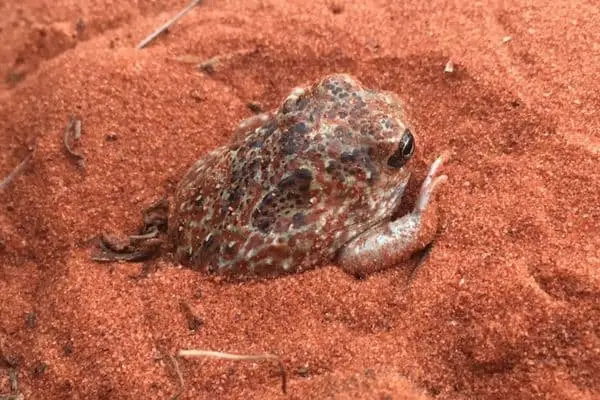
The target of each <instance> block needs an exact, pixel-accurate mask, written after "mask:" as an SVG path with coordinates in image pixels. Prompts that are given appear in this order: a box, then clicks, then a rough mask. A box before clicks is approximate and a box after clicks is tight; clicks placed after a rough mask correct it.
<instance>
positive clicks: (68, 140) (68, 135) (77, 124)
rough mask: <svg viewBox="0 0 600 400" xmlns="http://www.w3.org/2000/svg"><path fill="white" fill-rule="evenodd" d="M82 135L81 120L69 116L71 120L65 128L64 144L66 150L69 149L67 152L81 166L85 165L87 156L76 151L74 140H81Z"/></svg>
mask: <svg viewBox="0 0 600 400" xmlns="http://www.w3.org/2000/svg"><path fill="white" fill-rule="evenodd" d="M80 137H81V120H80V119H77V118H74V117H71V118H69V122H68V123H67V126H66V128H65V134H64V136H63V144H64V145H65V150H67V154H69V156H71V157H72V158H73V159H74V160H75V161H76V162H77V165H79V166H80V167H81V168H83V167H84V160H85V157H84V156H83V154H81V153H78V152H76V151H75V150H73V147H72V145H71V144H72V142H75V141H76V140H79V138H80Z"/></svg>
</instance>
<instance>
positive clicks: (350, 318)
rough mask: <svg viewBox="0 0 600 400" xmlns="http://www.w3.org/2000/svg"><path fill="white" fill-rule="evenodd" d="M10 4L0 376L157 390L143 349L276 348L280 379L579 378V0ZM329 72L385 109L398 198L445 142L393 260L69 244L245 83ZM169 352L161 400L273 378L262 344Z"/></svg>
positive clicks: (529, 383)
mask: <svg viewBox="0 0 600 400" xmlns="http://www.w3.org/2000/svg"><path fill="white" fill-rule="evenodd" d="M16 3H17V2H3V3H2V4H1V5H0V12H1V13H2V18H0V76H3V77H4V80H3V82H2V84H1V88H0V177H4V176H7V175H8V174H9V173H10V171H12V170H13V169H14V168H15V166H16V165H18V164H19V162H20V161H21V160H23V159H24V158H25V157H26V156H27V154H28V153H29V150H28V149H31V148H34V147H35V149H36V151H35V154H34V155H33V158H32V160H31V162H30V163H29V164H28V165H27V168H26V170H25V171H23V172H22V173H21V174H20V175H19V176H18V177H17V178H15V179H14V180H13V181H12V182H11V183H10V185H8V186H7V187H6V188H5V189H4V190H0V301H1V304H0V316H1V317H0V318H1V319H0V394H10V393H11V384H10V383H11V380H12V381H13V383H14V382H15V381H16V382H17V383H18V390H17V391H14V393H17V392H19V393H21V394H22V395H23V396H24V398H25V399H55V398H56V399H66V398H81V399H83V398H86V399H113V398H118V399H139V398H153V399H154V398H157V399H164V398H169V397H170V396H171V395H173V394H174V393H176V392H177V390H178V380H177V377H176V374H175V372H174V368H173V366H172V364H171V362H170V359H169V357H168V356H169V355H173V354H175V353H176V352H177V351H178V350H179V349H182V348H205V349H215V350H222V351H230V352H249V353H263V352H270V353H275V354H278V355H280V356H281V357H282V360H283V362H284V364H285V365H286V367H287V370H288V375H289V376H288V387H287V389H288V394H287V397H288V398H294V399H307V398H340V399H343V398H348V399H350V398H373V399H433V398H436V399H475V398H477V399H497V398H502V399H542V398H548V399H549V398H552V399H594V398H599V397H600V374H599V373H598V371H599V370H600V222H599V221H600V200H599V199H600V172H599V171H600V168H599V166H600V164H599V162H600V113H599V112H598V108H599V104H600V84H599V83H598V82H599V81H598V66H599V65H600V29H598V26H600V7H599V5H598V3H597V2H594V1H591V0H589V1H585V0H574V1H571V2H566V1H559V2H554V1H550V0H532V1H528V2H525V1H523V2H518V1H511V0H506V1H485V0H482V1H478V2H461V1H446V2H444V1H441V0H435V1H432V2H425V3H423V2H421V1H418V0H407V1H402V2H397V3H392V2H390V1H384V0H379V1H378V0H368V1H365V2H357V3H359V4H356V3H354V2H350V1H346V2H344V1H340V0H329V1H315V2H308V3H310V4H309V5H307V4H305V3H307V2H304V1H278V0H273V1H260V0H248V1H216V0H215V1H206V2H205V3H204V4H203V5H201V6H199V7H198V8H196V9H195V10H194V11H192V13H190V14H189V15H188V16H187V17H186V18H184V19H183V20H182V21H181V23H179V24H178V25H177V26H175V27H174V28H172V29H171V30H170V32H169V33H168V34H167V35H164V36H161V37H160V38H159V39H158V40H157V41H156V42H154V43H153V44H152V45H151V46H149V47H148V48H146V49H144V50H141V51H138V50H135V49H134V46H135V45H136V44H137V42H138V41H140V40H141V39H142V38H144V37H145V36H146V35H147V34H148V33H149V32H151V31H152V30H153V29H154V28H155V27H157V26H159V25H160V24H161V23H162V22H164V21H166V20H167V19H168V18H169V17H170V16H172V15H174V14H175V13H176V12H177V11H178V10H179V9H180V8H182V7H183V6H184V5H185V3H184V2H183V1H175V0H170V1H153V2H135V1H121V2H116V1H114V2H112V1H111V2H108V1H99V0H83V1H70V0H59V1H52V2H50V1H48V0H43V1H39V0H23V1H21V2H18V3H20V5H15V4H16ZM212 57H218V62H217V63H216V64H214V68H213V69H214V70H213V71H212V72H211V73H207V72H202V71H200V70H199V69H198V67H197V64H198V63H199V62H201V61H204V60H208V59H210V58H212ZM448 60H452V61H453V62H454V64H455V72H454V73H451V74H447V73H444V65H445V64H446V62H447V61H448ZM328 72H349V73H352V74H353V75H355V76H357V77H358V78H359V79H361V80H363V81H364V82H365V83H366V84H368V85H370V86H374V87H378V88H383V89H387V90H393V91H395V92H397V93H398V94H400V95H401V96H402V97H403V98H404V99H405V101H406V103H407V104H408V105H409V107H410V109H411V110H412V115H413V121H412V122H413V124H414V125H415V126H416V127H417V135H418V147H419V150H418V154H417V160H418V162H417V164H416V173H415V178H416V179H414V181H413V183H412V184H411V186H410V193H409V195H408V199H409V201H411V200H412V199H414V197H415V191H416V190H417V182H418V181H419V179H421V178H422V177H423V175H424V173H425V169H426V164H427V163H429V162H431V160H433V158H434V157H435V156H436V155H437V154H439V153H441V152H442V151H444V150H450V151H451V152H452V153H453V156H454V157H453V160H452V162H451V163H450V164H448V166H447V168H446V172H447V173H448V175H449V178H450V179H449V184H447V185H446V187H445V188H444V190H443V191H442V193H441V195H440V196H439V198H438V205H439V209H440V211H441V218H442V224H441V228H440V232H439V235H438V237H437V240H436V242H435V244H434V246H433V247H432V249H431V251H430V253H429V254H428V256H427V257H426V258H425V259H424V260H423V262H422V263H421V264H420V266H419V267H418V268H417V269H414V268H413V267H414V265H399V266H398V268H394V269H391V270H388V271H385V272H382V273H378V274H375V275H372V276H370V277H368V278H367V279H364V280H357V279H355V278H353V277H351V276H348V275H346V274H344V273H343V272H342V271H341V270H339V269H338V268H336V267H335V266H324V267H323V268H320V269H317V270H315V271H311V272H308V273H304V274H300V275H296V276H290V277H285V278H281V279H275V280H270V281H266V282H264V281H263V282H255V283H244V284H230V283H224V282H219V281H218V280H216V279H214V278H211V277H207V276H205V275H202V274H200V273H197V272H194V271H190V270H186V269H182V268H181V267H179V266H177V265H175V264H174V263H172V262H169V261H168V260H165V259H161V260H159V261H158V262H155V263H150V264H148V265H145V266H143V265H140V264H126V263H114V264H111V265H106V264H97V263H94V262H92V261H90V257H89V255H90V249H91V239H92V238H94V236H95V235H97V234H98V233H99V232H101V231H123V232H131V231H132V230H133V229H134V228H135V227H137V226H138V222H139V219H140V213H141V210H142V209H143V208H144V207H146V206H148V205H149V204H150V203H151V202H152V201H154V200H156V199H158V198H160V197H162V196H163V195H164V194H165V193H167V192H168V191H169V190H172V188H173V185H174V184H175V183H176V182H177V181H178V179H179V178H180V177H181V175H182V173H183V172H184V171H185V169H186V168H187V167H188V166H189V165H190V164H191V163H192V162H193V161H194V160H195V159H197V158H198V157H199V156H201V155H202V154H203V153H205V152H206V151H208V150H210V149H212V148H214V147H216V146H218V145H220V144H223V143H225V142H226V141H227V140H228V137H229V136H230V135H231V133H232V131H233V129H234V127H235V126H236V125H237V122H238V121H239V120H241V119H242V118H245V117H248V116H250V115H252V111H251V110H250V109H249V108H248V102H252V101H253V102H258V103H260V105H261V106H262V107H263V108H265V109H269V108H273V107H276V106H277V104H278V103H279V101H281V100H282V99H283V97H284V96H285V95H286V94H287V93H288V91H289V90H290V89H291V88H292V87H294V86H296V85H299V84H303V83H305V82H308V81H312V80H315V79H317V78H319V77H320V76H322V75H324V74H325V73H328ZM70 115H76V116H78V117H80V118H81V119H82V120H83V134H82V138H81V140H80V143H79V144H78V146H77V147H76V148H77V150H78V151H80V152H81V153H83V154H84V156H85V168H84V169H83V170H81V169H79V168H78V167H77V166H76V165H75V163H73V162H72V160H71V159H70V158H69V157H68V156H67V155H66V153H65V151H64V149H63V143H62V140H63V131H64V128H65V126H66V124H67V121H68V118H69V116H70ZM180 368H181V373H182V375H183V378H184V380H185V392H184V394H183V395H182V396H181V397H180V398H182V399H183V398H186V399H202V398H206V399H208V398H230V399H232V398H260V399H274V398H284V397H285V396H284V395H283V394H282V393H281V387H280V381H279V374H278V369H277V366H276V365H273V364H270V363H264V362H263V363H251V362H248V363H233V362H228V361H221V360H198V359H185V360H181V361H180ZM15 371H16V374H17V375H16V379H14V378H13V379H10V378H9V374H10V373H13V376H14V372H15Z"/></svg>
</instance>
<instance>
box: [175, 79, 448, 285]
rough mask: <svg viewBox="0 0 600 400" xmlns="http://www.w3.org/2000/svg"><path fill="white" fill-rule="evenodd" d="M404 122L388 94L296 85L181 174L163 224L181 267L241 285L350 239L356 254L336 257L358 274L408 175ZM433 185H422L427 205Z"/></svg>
mask: <svg viewBox="0 0 600 400" xmlns="http://www.w3.org/2000/svg"><path fill="white" fill-rule="evenodd" d="M405 121H406V119H405V114H404V110H403V107H402V103H401V101H400V100H399V99H398V98H397V97H396V96H395V95H393V94H391V93H387V92H378V91H374V90H370V89H367V88H364V87H363V86H362V85H361V84H360V83H359V82H357V81H356V80H355V79H353V78H351V77H350V76H348V75H343V74H337V75H331V76H327V77H325V78H323V79H322V80H321V81H319V82H317V83H315V84H314V85H312V86H310V87H308V88H305V89H298V88H297V89H294V90H293V91H292V93H291V94H290V96H288V98H287V99H286V100H285V101H284V102H283V104H282V105H281V106H280V107H279V109H278V110H276V111H275V112H272V113H270V114H266V115H261V116H257V117H254V118H252V119H250V120H247V121H244V122H243V123H242V125H240V128H239V129H238V133H237V134H236V135H235V138H234V140H233V143H232V144H231V145H229V146H227V147H221V148H219V149H216V150H214V151H212V152H210V153H208V154H206V155H205V156H204V157H202V158H201V159H200V160H198V161H197V162H196V163H195V164H194V165H193V166H192V167H191V168H190V169H189V171H188V172H187V173H186V175H185V176H184V177H183V179H182V180H181V182H180V183H179V185H178V188H177V191H176V193H175V198H174V201H173V202H172V207H171V212H170V217H169V229H170V240H171V241H172V242H173V244H174V245H175V247H176V257H177V259H178V260H180V261H181V262H182V263H183V264H187V265H189V266H192V267H195V268H204V269H206V270H208V271H215V272H220V273H225V274H229V275H234V276H237V277H252V276H277V275H282V274H286V273H292V272H300V271H304V270H308V269H312V268H315V267H317V266H319V265H323V264H326V263H328V262H331V261H333V260H334V259H335V257H336V255H337V254H339V253H340V250H341V249H344V247H348V246H349V245H352V243H354V242H356V243H357V244H358V247H360V246H362V248H361V249H358V250H357V248H358V247H357V246H353V247H351V248H352V249H353V250H352V252H349V251H346V255H344V256H343V257H342V260H347V261H346V264H348V265H349V266H350V267H349V268H348V270H349V271H353V272H356V271H355V270H356V269H361V268H365V266H361V265H362V264H363V263H361V262H360V259H361V254H362V253H364V252H366V254H370V256H369V257H371V258H373V257H372V256H373V249H372V248H371V247H372V244H371V243H370V242H369V243H367V242H368V241H365V240H362V242H361V241H358V242H357V239H358V238H359V237H360V236H363V235H364V234H365V232H369V231H370V230H372V229H373V228H374V227H375V228H376V227H378V226H381V225H382V224H383V223H387V222H388V221H389V219H390V216H391V215H392V213H393V212H394V211H395V210H396V209H397V206H398V205H399V203H400V200H401V196H402V193H403V191H404V188H405V186H406V184H407V182H408V179H409V177H410V172H409V171H408V169H407V167H408V166H407V163H408V161H409V159H410V156H411V155H412V153H413V151H414V138H413V136H412V134H411V132H410V130H409V129H408V128H407V126H406V122H405ZM440 164H441V162H440ZM433 175H434V176H433V178H436V177H435V171H434V173H433ZM439 178H441V177H437V179H439ZM436 183H437V181H436ZM433 186H435V185H433ZM433 186H432V185H430V186H429V187H427V188H424V189H422V192H423V190H424V191H425V192H426V197H427V198H426V199H425V200H428V198H429V195H430V194H431V192H432V191H433ZM426 205H427V201H425V206H426ZM413 222H414V221H413ZM413 225H414V224H413ZM418 225H419V224H417V228H419V226H418ZM400 229H402V227H400ZM413 230H414V229H413ZM404 233H406V232H404V231H403V232H402V234H404ZM413 233H415V234H416V235H418V233H419V232H418V229H417V232H413ZM411 235H412V233H411ZM405 236H406V235H405ZM413 236H415V235H413ZM403 240H413V239H411V237H409V238H408V239H406V238H404V239H403ZM428 240H429V241H430V240H431V238H426V240H425V241H428ZM420 241H421V242H422V241H423V240H422V239H420ZM363 242H364V243H363ZM361 243H363V244H361ZM365 243H366V247H365ZM425 244H426V243H425ZM419 246H420V245H419ZM419 246H417V247H419ZM405 247H406V248H408V247H410V248H411V251H412V247H415V246H413V244H412V243H411V244H410V245H409V246H405ZM399 250H400V251H401V252H402V249H399ZM375 251H377V249H375ZM385 251H389V248H388V249H386V250H385ZM369 252H370V253H369ZM342 254H343V252H342ZM357 260H358V261H359V262H357ZM374 261H375V262H377V260H374ZM368 264H371V261H370V260H369V263H368ZM382 267H385V266H382ZM369 268H370V269H380V267H377V268H373V267H369Z"/></svg>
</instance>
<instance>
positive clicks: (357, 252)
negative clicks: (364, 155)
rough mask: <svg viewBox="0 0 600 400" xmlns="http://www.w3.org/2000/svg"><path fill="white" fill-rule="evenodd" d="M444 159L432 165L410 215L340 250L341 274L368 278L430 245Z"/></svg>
mask: <svg viewBox="0 0 600 400" xmlns="http://www.w3.org/2000/svg"><path fill="white" fill-rule="evenodd" d="M446 159H447V156H446V155H442V156H440V157H438V158H437V159H436V160H435V161H434V163H433V164H432V165H431V168H430V169H429V173H428V174H427V177H426V178H425V181H423V185H422V186H421V191H420V193H419V198H418V199H417V202H416V204H415V207H414V209H413V211H412V212H410V213H409V214H407V215H405V216H403V217H402V218H399V219H397V220H394V221H386V222H384V223H382V224H380V225H377V226H375V227H373V228H371V229H370V230H368V231H366V232H364V233H362V234H361V235H359V236H357V237H356V238H355V239H353V240H352V241H350V242H349V243H347V244H346V245H345V246H344V247H343V248H342V249H341V250H340V252H339V253H338V258H337V264H338V265H339V266H341V267H342V268H343V269H344V271H346V272H348V273H351V274H354V275H367V274H370V273H372V272H375V271H379V270H382V269H385V268H389V267H392V266H394V265H396V264H397V263H398V262H400V261H403V260H406V259H408V258H409V257H410V256H411V254H413V253H414V252H415V251H418V250H421V249H423V248H424V247H425V246H427V245H428V244H429V243H431V241H432V240H433V237H434V235H435V232H436V230H437V215H436V214H437V213H436V210H435V207H433V206H432V204H431V200H432V198H433V195H434V193H435V190H436V188H437V187H438V186H439V185H440V184H441V183H443V182H445V181H446V180H447V177H446V175H438V174H439V170H440V168H441V166H442V164H443V163H444V162H445V161H446Z"/></svg>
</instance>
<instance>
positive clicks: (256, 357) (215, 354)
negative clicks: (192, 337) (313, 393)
mask: <svg viewBox="0 0 600 400" xmlns="http://www.w3.org/2000/svg"><path fill="white" fill-rule="evenodd" d="M177 356H178V357H211V358H219V359H222V360H233V361H264V360H271V361H275V362H276V363H277V365H278V366H279V373H280V375H281V391H282V392H283V393H284V394H286V393H287V372H286V370H285V366H284V365H283V362H282V361H281V357H279V356H276V355H275V354H269V353H265V354H232V353H223V352H221V351H211V350H195V349H192V350H179V353H177Z"/></svg>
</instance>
